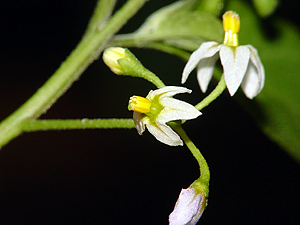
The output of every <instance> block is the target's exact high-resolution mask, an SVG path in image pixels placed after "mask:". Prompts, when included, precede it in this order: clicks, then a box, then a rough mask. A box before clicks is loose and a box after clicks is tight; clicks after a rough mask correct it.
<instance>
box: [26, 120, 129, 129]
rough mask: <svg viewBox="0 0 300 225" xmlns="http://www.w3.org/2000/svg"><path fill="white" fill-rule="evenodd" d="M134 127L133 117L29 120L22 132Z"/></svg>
mask: <svg viewBox="0 0 300 225" xmlns="http://www.w3.org/2000/svg"><path fill="white" fill-rule="evenodd" d="M99 128H101V129H110V128H128V129H129V128H135V125H134V122H133V119H75V120H29V121H26V122H24V123H23V131H24V132H32V131H46V130H74V129H99Z"/></svg>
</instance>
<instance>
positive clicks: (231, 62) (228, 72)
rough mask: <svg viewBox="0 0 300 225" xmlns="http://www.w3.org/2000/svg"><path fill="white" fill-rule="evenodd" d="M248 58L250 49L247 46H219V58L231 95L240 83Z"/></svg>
mask: <svg viewBox="0 0 300 225" xmlns="http://www.w3.org/2000/svg"><path fill="white" fill-rule="evenodd" d="M249 58H250V49H249V48H248V47H247V46H238V47H228V46H226V45H222V46H221V49H220V60H221V63H222V65H223V68H224V77H225V82H226V85H227V88H228V91H229V93H230V95H231V96H233V95H234V94H235V92H236V91H237V89H238V88H239V86H240V85H241V83H242V80H243V77H244V75H245V73H246V70H247V67H248V63H249Z"/></svg>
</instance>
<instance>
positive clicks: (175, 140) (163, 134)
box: [146, 121, 183, 146]
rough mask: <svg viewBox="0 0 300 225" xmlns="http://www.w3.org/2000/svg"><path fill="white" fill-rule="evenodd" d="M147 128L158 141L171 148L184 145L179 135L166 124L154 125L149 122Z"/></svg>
mask: <svg viewBox="0 0 300 225" xmlns="http://www.w3.org/2000/svg"><path fill="white" fill-rule="evenodd" d="M146 127H147V129H148V131H149V132H150V133H151V134H152V135H153V136H154V137H155V138H156V139H157V140H159V141H160V142H162V143H164V144H167V145H170V146H177V145H183V142H182V141H181V139H180V137H179V135H178V134H177V133H176V132H175V131H173V130H172V128H171V127H169V126H168V125H166V124H161V123H159V124H154V123H150V121H149V123H146Z"/></svg>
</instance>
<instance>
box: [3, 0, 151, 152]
mask: <svg viewBox="0 0 300 225" xmlns="http://www.w3.org/2000/svg"><path fill="white" fill-rule="evenodd" d="M146 1H147V0H129V1H127V2H126V3H125V4H124V6H123V7H122V8H121V9H120V10H119V11H118V12H116V13H115V14H114V16H113V17H112V18H111V20H109V22H107V24H106V25H105V26H104V27H103V29H101V32H96V31H95V32H94V34H93V35H88V36H86V38H83V39H82V40H81V42H80V43H79V44H78V45H77V47H76V48H75V49H74V50H73V51H72V53H71V54H70V55H69V57H68V58H67V59H66V60H65V61H64V62H63V63H62V64H61V66H60V67H59V68H58V69H57V70H56V72H55V73H54V74H53V75H52V76H51V77H50V78H49V80H48V81H47V82H46V83H45V84H44V85H43V86H42V87H41V88H40V89H39V90H38V91H37V92H36V93H35V94H34V95H33V96H32V97H31V98H30V99H29V100H28V101H27V102H26V103H25V104H23V105H22V106H21V107H20V108H19V109H17V110H16V111H15V112H14V113H13V114H11V115H10V116H9V117H8V118H6V119H5V120H4V121H3V122H2V123H1V124H0V147H2V146H3V145H5V144H6V143H8V142H9V141H10V140H11V139H13V138H15V137H16V136H18V135H19V134H20V133H21V132H22V123H23V122H24V121H25V120H29V119H35V118H38V117H39V116H40V115H41V114H42V113H44V112H45V111H46V110H47V109H49V108H50V106H51V105H52V104H53V103H54V102H55V101H56V100H57V99H58V98H59V97H60V96H61V95H62V94H63V93H64V92H65V91H66V90H67V89H68V88H69V87H70V86H71V84H72V83H73V82H74V81H76V80H77V79H78V78H79V76H80V75H81V74H82V73H83V71H84V70H85V69H86V68H87V67H88V66H89V65H90V64H91V63H92V62H93V61H94V60H95V59H97V58H98V56H99V54H100V52H101V51H102V50H103V49H104V48H105V45H106V43H107V42H108V41H109V40H110V39H111V37H112V36H113V35H114V34H115V33H116V32H117V31H118V30H119V29H120V28H121V27H122V26H123V25H124V24H125V23H126V22H127V21H128V20H129V18H130V17H132V16H133V15H134V14H135V13H136V12H137V10H138V9H139V8H140V7H141V6H142V5H143V4H144V3H145V2H146Z"/></svg>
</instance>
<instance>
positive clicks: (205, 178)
mask: <svg viewBox="0 0 300 225" xmlns="http://www.w3.org/2000/svg"><path fill="white" fill-rule="evenodd" d="M172 128H173V129H174V130H175V131H176V132H177V133H178V134H179V135H180V137H181V138H182V140H183V141H184V143H185V144H186V146H187V147H188V148H189V150H190V151H191V153H192V154H193V156H194V157H195V159H196V160H197V162H198V165H199V169H200V177H199V178H198V179H197V180H195V181H194V182H193V183H192V184H191V185H190V187H193V188H201V190H202V192H203V194H204V196H205V197H206V198H207V197H208V193H209V180H210V171H209V168H208V165H207V162H206V160H205V158H204V157H203V155H202V154H201V152H200V151H199V149H198V148H197V147H196V145H195V144H194V143H193V142H192V141H191V139H190V138H189V137H188V136H187V134H186V132H185V131H184V130H183V128H182V126H181V125H174V124H173V125H172Z"/></svg>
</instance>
